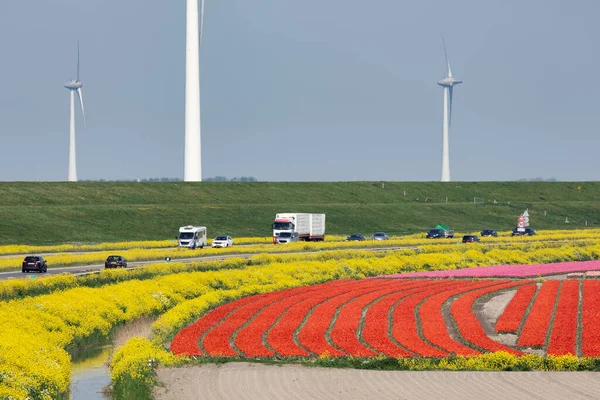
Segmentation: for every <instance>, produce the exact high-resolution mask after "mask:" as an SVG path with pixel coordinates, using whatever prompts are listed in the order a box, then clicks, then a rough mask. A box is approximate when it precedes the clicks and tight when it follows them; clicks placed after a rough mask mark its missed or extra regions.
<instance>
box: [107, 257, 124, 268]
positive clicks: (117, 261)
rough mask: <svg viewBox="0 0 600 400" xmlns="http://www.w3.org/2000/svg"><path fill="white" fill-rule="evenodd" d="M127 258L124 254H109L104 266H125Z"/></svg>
mask: <svg viewBox="0 0 600 400" xmlns="http://www.w3.org/2000/svg"><path fill="white" fill-rule="evenodd" d="M125 267H127V260H126V259H125V258H124V257H122V256H108V258H107V259H106V261H105V262H104V268H125Z"/></svg>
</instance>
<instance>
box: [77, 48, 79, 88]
mask: <svg viewBox="0 0 600 400" xmlns="http://www.w3.org/2000/svg"><path fill="white" fill-rule="evenodd" d="M77 82H79V39H77Z"/></svg>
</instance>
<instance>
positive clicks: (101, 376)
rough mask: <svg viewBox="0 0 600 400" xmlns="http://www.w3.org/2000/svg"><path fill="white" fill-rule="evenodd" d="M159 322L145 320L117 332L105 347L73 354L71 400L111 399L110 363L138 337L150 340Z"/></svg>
mask: <svg viewBox="0 0 600 400" xmlns="http://www.w3.org/2000/svg"><path fill="white" fill-rule="evenodd" d="M155 320H156V319H155V318H149V317H144V318H140V319H137V320H135V321H132V322H129V323H127V324H125V325H123V326H120V327H118V328H117V329H115V331H114V333H113V334H112V335H111V337H110V338H109V339H108V340H107V341H106V342H104V343H100V344H98V345H97V346H94V347H91V348H89V349H84V350H79V351H76V352H73V353H71V366H72V371H73V372H72V374H71V393H70V396H69V398H70V399H71V400H106V399H110V398H111V397H110V395H109V394H107V392H106V388H107V387H108V386H109V385H110V383H111V379H110V375H109V372H108V362H109V360H110V359H111V357H112V355H113V353H114V351H115V350H116V349H118V348H119V347H121V346H123V345H124V344H125V343H126V342H127V341H128V340H129V339H131V338H132V337H135V336H142V337H146V338H149V337H150V335H151V331H152V329H151V327H152V324H153V323H154V321H155Z"/></svg>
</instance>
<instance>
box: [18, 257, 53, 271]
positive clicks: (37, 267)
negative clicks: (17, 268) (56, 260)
mask: <svg viewBox="0 0 600 400" xmlns="http://www.w3.org/2000/svg"><path fill="white" fill-rule="evenodd" d="M29 271H38V272H47V271H48V264H46V261H45V260H44V258H43V257H42V256H27V257H25V260H23V265H22V266H21V272H29Z"/></svg>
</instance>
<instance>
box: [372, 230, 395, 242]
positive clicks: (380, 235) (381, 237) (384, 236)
mask: <svg viewBox="0 0 600 400" xmlns="http://www.w3.org/2000/svg"><path fill="white" fill-rule="evenodd" d="M389 239H390V237H389V236H388V235H387V233H385V232H375V233H374V234H373V235H372V236H371V240H389Z"/></svg>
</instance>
